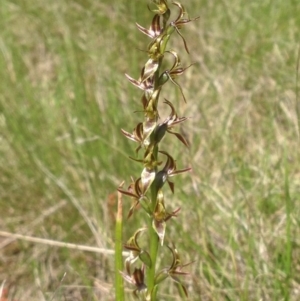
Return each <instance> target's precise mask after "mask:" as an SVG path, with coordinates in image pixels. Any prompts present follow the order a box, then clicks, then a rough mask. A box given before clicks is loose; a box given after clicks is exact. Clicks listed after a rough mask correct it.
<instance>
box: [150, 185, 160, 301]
mask: <svg viewBox="0 0 300 301" xmlns="http://www.w3.org/2000/svg"><path fill="white" fill-rule="evenodd" d="M151 195H152V196H153V197H155V199H152V200H155V201H156V195H157V191H156V187H155V185H153V187H152V188H151ZM152 221H153V218H150V219H149V225H148V227H149V235H150V258H151V267H150V268H148V269H147V287H148V291H149V292H151V299H150V300H151V301H155V300H156V290H155V289H154V285H155V283H154V278H155V272H156V270H155V267H156V258H157V251H158V242H159V239H158V235H157V233H156V232H155V230H154V228H153V226H152Z"/></svg>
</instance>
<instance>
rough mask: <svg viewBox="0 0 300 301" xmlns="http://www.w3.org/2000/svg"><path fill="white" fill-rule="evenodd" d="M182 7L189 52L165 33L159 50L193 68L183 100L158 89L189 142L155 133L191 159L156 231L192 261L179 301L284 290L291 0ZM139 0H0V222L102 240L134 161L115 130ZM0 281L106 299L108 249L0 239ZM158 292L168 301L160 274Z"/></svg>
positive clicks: (294, 104)
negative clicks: (172, 214) (170, 51)
mask: <svg viewBox="0 0 300 301" xmlns="http://www.w3.org/2000/svg"><path fill="white" fill-rule="evenodd" d="M182 3H183V4H184V5H185V7H186V9H187V11H188V12H189V14H190V16H191V17H196V16H198V15H200V20H199V21H197V22H193V23H191V24H189V26H186V28H185V29H184V30H183V34H184V36H185V38H186V39H187V42H188V45H189V49H190V53H191V55H190V56H188V55H187V54H186V55H185V54H184V47H183V44H182V40H181V39H180V38H179V37H178V40H177V41H176V45H175V44H174V45H172V47H174V48H175V47H176V49H177V50H178V51H179V49H182V55H181V56H182V57H185V59H186V61H184V62H182V64H183V65H188V64H190V63H191V62H195V63H196V64H195V66H193V67H192V68H190V69H189V70H188V71H187V72H186V76H184V77H182V79H179V82H180V83H181V84H182V87H183V90H184V93H185V96H186V98H187V99H188V103H187V104H184V102H183V101H182V99H181V96H180V93H179V91H178V93H177V94H176V95H173V94H171V95H169V94H166V95H168V96H167V97H168V98H171V97H175V98H177V99H178V103H179V104H180V108H181V112H180V115H182V116H186V117H190V119H189V122H187V123H186V126H187V127H185V129H184V130H185V133H184V134H185V135H186V136H187V139H188V140H189V141H190V142H191V148H190V149H189V150H185V149H183V148H182V147H181V145H180V147H179V145H177V143H180V142H178V141H175V142H174V141H173V140H172V139H170V140H169V139H168V137H166V139H165V141H164V142H165V143H166V145H167V144H170V143H172V145H171V147H173V148H174V149H175V152H176V151H177V158H178V161H177V164H178V167H179V168H184V167H186V166H191V167H192V168H193V171H192V173H191V174H190V175H184V176H182V177H176V179H175V189H176V191H177V192H176V194H175V195H174V196H172V195H171V194H170V195H169V196H168V198H167V199H166V204H167V206H168V207H169V208H170V210H172V209H175V208H176V207H178V206H180V207H181V208H182V209H181V214H180V215H179V217H178V219H175V220H174V223H173V225H175V226H174V227H173V228H167V231H169V234H168V237H174V238H175V237H176V242H177V243H176V244H177V247H178V249H179V250H180V253H182V256H183V259H184V261H186V262H189V261H191V260H195V263H194V264H193V265H192V267H191V268H190V272H191V276H189V277H187V278H186V279H185V281H186V283H187V287H188V291H189V294H190V300H218V301H221V300H233V301H235V300H245V301H248V300H253V301H256V300H270V301H273V300H295V301H296V300H298V296H299V290H300V278H299V272H300V261H299V258H300V252H299V251H300V246H299V244H300V241H299V234H300V233H299V225H300V219H299V216H300V212H299V208H300V207H299V205H298V204H299V199H300V190H299V187H300V181H299V179H300V172H299V166H300V155H299V151H298V147H299V130H300V129H299V124H300V123H299V117H300V116H299V110H300V106H299V98H298V97H297V88H296V87H297V82H296V79H297V72H296V70H297V64H298V53H299V40H300V39H299V38H300V31H299V28H300V18H299V15H300V3H298V1H296V0H287V1H281V0H274V1H267V0H261V1H258V0H254V1H250V2H247V3H246V2H245V1H241V0H234V1H228V0H224V1H219V2H218V3H216V2H215V1H207V0H198V1H196V0H191V1H186V3H184V1H183V2H182ZM146 4H147V2H146V1H145V2H142V1H125V0H118V1H116V2H115V3H113V4H112V2H111V1H108V0H102V1H96V0H52V1H44V0H40V1H37V0H26V1H17V0H2V1H1V4H0V78H1V81H0V212H1V213H2V214H1V219H0V229H1V230H3V231H9V232H12V233H19V234H24V235H32V236H36V237H42V238H48V239H54V240H58V241H66V242H72V243H78V244H84V245H90V246H98V247H105V248H108V249H111V248H113V245H114V237H113V226H114V212H115V210H116V197H115V191H116V187H117V186H118V185H119V183H120V182H121V181H122V180H125V181H126V184H127V183H129V181H130V179H129V177H130V175H132V176H136V175H137V174H138V171H139V167H140V166H138V165H137V164H135V163H133V162H132V161H131V160H129V159H128V156H134V146H132V144H131V143H129V142H128V141H127V140H126V139H125V138H124V137H123V136H122V134H121V132H120V129H121V128H124V129H125V130H127V131H131V130H132V128H133V127H134V125H135V124H136V122H135V121H136V118H137V117H136V115H137V114H140V113H138V112H137V113H133V111H135V110H136V109H137V108H138V107H139V106H138V102H139V101H140V100H139V97H140V95H138V94H137V93H136V89H135V88H134V87H132V86H131V84H130V83H129V82H128V81H127V80H126V78H125V77H124V73H125V72H126V73H128V74H130V75H131V76H133V77H135V78H138V76H139V74H138V70H139V69H140V66H142V64H143V63H144V62H145V59H146V54H145V53H144V52H142V51H139V49H141V50H142V49H145V45H147V39H146V38H145V37H143V36H142V34H140V33H139V32H138V30H137V29H136V26H135V22H138V23H139V24H141V25H142V26H147V25H148V24H150V21H151V14H150V13H149V11H148V9H147V6H146ZM298 85H299V83H298ZM171 88H172V89H173V87H171ZM170 91H171V90H170ZM172 91H173V90H172ZM167 92H168V91H167ZM167 92H166V93H167ZM170 93H171V92H170ZM178 113H179V112H178ZM168 147H170V145H168ZM177 149H178V150H177ZM124 206H125V208H124V210H125V212H126V210H128V209H129V207H130V200H126V199H124ZM135 222H136V217H133V218H132V219H130V220H129V221H128V222H127V223H128V226H127V227H126V229H130V224H132V223H135ZM133 229H135V228H134V227H133ZM127 231H128V232H130V230H127ZM127 236H128V235H127ZM169 260H170V258H161V263H162V265H168V264H169ZM65 273H66V275H65V277H64V274H65ZM0 279H1V280H2V281H4V280H6V286H8V287H9V288H10V294H11V296H12V297H14V298H15V299H18V300H113V287H112V284H113V258H112V256H104V255H99V254H93V253H84V252H80V251H71V250H68V249H59V248H54V247H49V246H47V245H41V244H34V243H28V242H25V241H16V240H13V239H7V238H1V239H0ZM169 284H170V285H169ZM129 296H130V294H129V293H128V298H129V299H130V297H129ZM160 296H161V300H179V297H178V296H177V295H176V289H175V288H174V286H173V284H172V283H171V282H170V283H168V286H166V287H165V291H161V295H160Z"/></svg>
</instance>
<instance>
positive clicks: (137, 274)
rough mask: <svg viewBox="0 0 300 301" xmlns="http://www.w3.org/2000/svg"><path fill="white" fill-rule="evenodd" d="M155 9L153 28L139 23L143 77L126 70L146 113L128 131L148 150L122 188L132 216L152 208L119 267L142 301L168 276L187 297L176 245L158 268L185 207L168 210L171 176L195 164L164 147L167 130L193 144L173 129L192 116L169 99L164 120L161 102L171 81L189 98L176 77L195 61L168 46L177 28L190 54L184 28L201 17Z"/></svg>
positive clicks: (158, 0) (151, 298) (157, 1)
mask: <svg viewBox="0 0 300 301" xmlns="http://www.w3.org/2000/svg"><path fill="white" fill-rule="evenodd" d="M171 7H172V8H174V9H175V10H176V11H177V17H176V18H175V19H174V20H170V16H171ZM149 9H150V11H152V12H153V13H154V16H153V19H152V23H151V25H150V27H149V29H146V28H144V27H143V26H141V25H139V24H137V28H138V30H139V31H141V32H142V33H143V34H145V35H147V36H148V37H149V38H150V39H151V41H150V43H149V45H148V48H147V53H148V60H147V61H146V63H145V64H144V66H143V67H142V69H141V72H140V76H139V78H138V79H134V78H132V77H131V76H129V75H127V74H126V77H127V79H128V80H129V81H130V82H131V83H132V84H133V85H134V86H135V87H137V88H139V89H140V90H142V97H141V105H142V112H143V113H144V118H143V120H141V121H140V122H139V123H138V124H137V125H136V127H135V128H134V130H133V132H132V133H130V132H127V131H125V130H122V133H123V135H124V136H125V137H126V138H128V139H130V140H132V141H134V142H136V143H138V147H137V148H136V154H137V155H140V154H141V153H142V155H141V156H140V157H130V158H131V159H132V160H133V161H135V162H138V163H140V164H142V170H141V173H140V176H139V177H138V178H137V179H136V180H132V182H131V183H130V185H129V187H128V188H127V189H124V188H123V187H119V188H118V191H119V193H121V194H123V195H125V196H128V197H130V198H131V199H132V201H133V204H132V206H131V208H130V210H129V213H128V218H130V217H131V216H132V215H133V214H134V213H135V212H136V211H137V208H138V207H140V208H142V210H143V211H145V213H146V214H145V219H146V224H147V228H142V227H141V228H138V229H137V230H136V231H135V233H134V234H133V236H132V237H131V238H130V239H129V240H128V241H127V243H125V244H124V248H125V249H127V250H129V251H130V255H129V256H128V258H126V260H125V271H117V272H119V273H120V274H121V275H122V277H123V278H124V279H125V280H126V281H127V282H129V283H131V284H132V285H134V286H135V288H134V291H133V293H134V295H135V296H138V295H139V296H140V297H141V298H142V300H146V301H155V300H156V294H157V291H158V286H159V285H160V283H161V282H162V281H165V280H166V279H167V278H170V279H173V280H174V281H175V282H176V283H177V284H178V287H179V294H181V293H183V294H184V295H185V296H187V289H186V288H185V286H184V285H183V284H182V283H181V280H180V278H179V277H178V276H184V275H187V273H186V272H184V271H182V270H181V268H183V267H185V266H186V265H187V264H181V261H180V257H179V255H178V251H177V249H176V247H175V245H172V247H169V246H168V248H169V251H170V252H171V253H172V256H173V262H172V263H171V265H169V266H167V267H160V268H158V267H157V257H158V255H159V253H158V252H160V251H161V250H162V251H163V246H164V242H165V240H166V239H165V236H166V228H167V223H168V222H169V221H170V220H171V218H172V217H177V215H178V213H179V211H180V208H177V209H175V210H174V211H173V212H169V211H168V207H167V206H166V203H165V199H164V189H165V184H166V183H168V185H167V186H169V187H170V189H171V191H172V193H174V183H173V182H171V181H170V178H171V177H172V176H175V175H177V174H180V173H184V172H188V171H189V170H190V169H191V168H184V169H181V170H178V169H177V167H176V161H175V159H174V158H173V157H172V156H171V154H170V153H169V151H167V150H165V149H164V148H163V147H162V146H161V142H162V140H163V138H164V136H165V135H166V134H171V135H173V136H175V137H176V138H177V139H179V141H181V142H182V143H183V144H184V145H185V146H186V147H188V142H187V140H186V139H185V138H184V137H183V136H182V135H181V134H180V133H178V132H174V131H173V127H174V126H176V125H178V124H180V123H183V122H184V121H186V120H187V118H186V117H178V115H177V113H176V110H175V107H174V105H173V104H172V102H171V101H170V100H168V99H164V101H163V104H165V105H166V106H168V107H169V108H170V110H171V112H170V115H169V116H168V117H167V118H166V119H165V120H164V121H161V120H160V114H159V111H158V103H159V100H160V95H161V92H162V89H163V87H164V85H165V84H166V83H167V82H169V81H170V82H171V83H173V84H174V85H175V86H176V88H178V89H179V90H180V93H181V95H182V98H183V100H184V101H185V102H186V99H185V96H184V94H183V90H182V88H181V86H180V85H179V83H178V82H177V81H176V79H177V77H178V76H180V75H182V74H183V73H184V72H185V70H186V69H187V68H189V67H190V66H191V65H190V66H188V67H185V68H183V67H181V61H180V57H179V55H178V53H177V52H176V51H175V50H172V49H168V42H169V40H170V38H171V37H172V36H173V35H174V34H176V33H177V34H178V35H179V37H180V38H181V39H182V41H183V45H184V48H185V50H186V51H187V52H188V53H189V50H188V47H187V43H186V41H185V39H184V38H183V36H182V34H181V32H180V29H181V28H182V26H184V25H185V24H187V23H189V22H191V21H193V20H196V19H198V18H195V19H190V18H189V17H188V15H187V13H186V11H185V9H184V7H183V5H182V4H180V3H179V2H173V3H172V5H171V6H169V4H168V2H167V0H152V1H151V2H150V6H149ZM166 56H171V57H173V60H174V61H173V64H172V65H171V66H170V68H168V69H166V70H162V64H163V62H164V59H165V57H166ZM161 166H163V167H161ZM145 231H147V232H148V237H149V242H148V244H147V245H148V247H146V248H141V247H140V244H139V239H140V236H141V233H142V232H145ZM166 250H167V249H166ZM116 289H117V288H116Z"/></svg>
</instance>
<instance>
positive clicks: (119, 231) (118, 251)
mask: <svg viewBox="0 0 300 301" xmlns="http://www.w3.org/2000/svg"><path fill="white" fill-rule="evenodd" d="M122 250H123V204H122V194H121V193H120V192H118V211H117V216H116V228H115V292H116V300H118V301H124V281H123V277H122V275H121V274H120V272H119V271H122V270H123V256H122Z"/></svg>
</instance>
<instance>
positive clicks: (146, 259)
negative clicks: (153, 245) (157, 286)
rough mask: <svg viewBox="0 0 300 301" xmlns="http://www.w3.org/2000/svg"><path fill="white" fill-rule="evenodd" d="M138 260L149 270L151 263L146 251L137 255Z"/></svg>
mask: <svg viewBox="0 0 300 301" xmlns="http://www.w3.org/2000/svg"><path fill="white" fill-rule="evenodd" d="M139 258H140V260H141V261H142V262H143V263H144V264H145V265H146V266H147V267H148V268H151V266H152V261H151V258H150V255H149V253H148V252H147V251H144V250H142V251H141V252H140V254H139Z"/></svg>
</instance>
